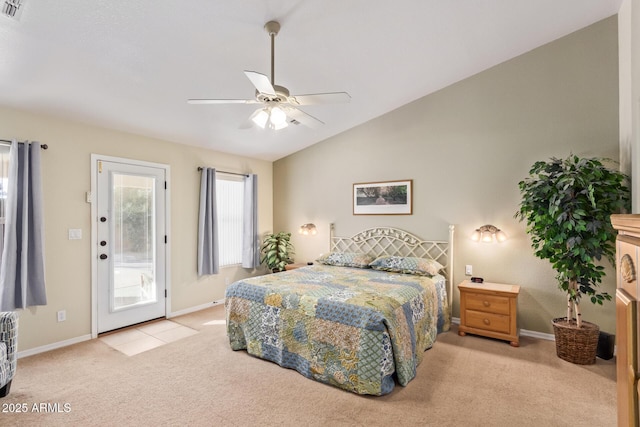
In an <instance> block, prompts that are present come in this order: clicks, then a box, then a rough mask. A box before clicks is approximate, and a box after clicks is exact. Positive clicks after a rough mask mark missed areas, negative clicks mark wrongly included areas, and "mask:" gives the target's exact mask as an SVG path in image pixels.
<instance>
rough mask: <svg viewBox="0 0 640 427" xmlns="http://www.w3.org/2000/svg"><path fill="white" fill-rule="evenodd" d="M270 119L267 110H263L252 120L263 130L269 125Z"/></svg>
mask: <svg viewBox="0 0 640 427" xmlns="http://www.w3.org/2000/svg"><path fill="white" fill-rule="evenodd" d="M268 119H269V113H267V111H266V109H262V110H260V111H258V113H257V114H256V115H254V116H253V117H252V118H251V120H252V121H253V123H255V124H256V125H257V126H260V127H261V128H262V129H264V128H265V126H266V125H267V120H268Z"/></svg>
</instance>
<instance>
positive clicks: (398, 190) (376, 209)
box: [353, 179, 413, 215]
mask: <svg viewBox="0 0 640 427" xmlns="http://www.w3.org/2000/svg"><path fill="white" fill-rule="evenodd" d="M412 187H413V180H412V179H405V180H401V181H382V182H359V183H355V184H353V214H354V215H412V214H413V188H412Z"/></svg>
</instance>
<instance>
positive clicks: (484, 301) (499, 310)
mask: <svg viewBox="0 0 640 427" xmlns="http://www.w3.org/2000/svg"><path fill="white" fill-rule="evenodd" d="M464 298H465V303H466V305H465V306H466V308H467V309H469V310H477V311H485V312H489V313H496V314H507V315H508V314H509V313H510V311H509V298H508V297H501V296H497V295H486V294H484V295H483V294H477V293H473V292H470V293H465V294H464Z"/></svg>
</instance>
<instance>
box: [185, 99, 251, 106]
mask: <svg viewBox="0 0 640 427" xmlns="http://www.w3.org/2000/svg"><path fill="white" fill-rule="evenodd" d="M187 103H188V104H195V105H198V104H257V103H258V101H256V100H255V99H188V100H187Z"/></svg>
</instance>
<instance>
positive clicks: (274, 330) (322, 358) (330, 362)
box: [225, 265, 450, 395]
mask: <svg viewBox="0 0 640 427" xmlns="http://www.w3.org/2000/svg"><path fill="white" fill-rule="evenodd" d="M225 308H226V317H227V335H228V337H229V342H230V345H231V348H232V349H233V350H243V349H246V350H247V352H248V353H249V354H251V355H253V356H257V357H260V358H262V359H266V360H270V361H273V362H275V363H277V364H279V365H280V366H283V367H286V368H291V369H295V370H297V371H298V372H299V373H301V374H302V375H304V376H306V377H308V378H312V379H314V380H317V381H320V382H323V383H326V384H331V385H333V386H336V387H339V388H342V389H345V390H349V391H352V392H355V393H359V394H371V395H383V394H387V393H389V392H391V390H393V388H394V385H395V380H394V378H396V379H397V381H398V383H399V384H400V385H403V386H404V385H407V384H408V383H409V381H411V380H412V379H413V378H414V377H415V375H416V368H417V366H418V364H419V363H420V362H421V361H422V358H423V353H424V351H425V350H427V349H429V348H431V346H432V345H433V343H434V342H435V340H436V335H437V333H438V332H441V331H445V330H448V329H449V323H450V313H449V307H448V305H447V296H446V287H445V279H444V277H442V276H440V275H436V276H434V277H428V276H414V275H409V274H396V273H389V272H385V271H376V270H371V269H360V268H349V267H336V266H327V265H314V266H308V267H303V268H298V269H295V270H290V271H286V272H281V273H276V274H268V275H265V276H260V277H253V278H250V279H245V280H241V281H238V282H235V283H233V284H232V285H230V286H229V287H228V288H227V291H226V302H225Z"/></svg>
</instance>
